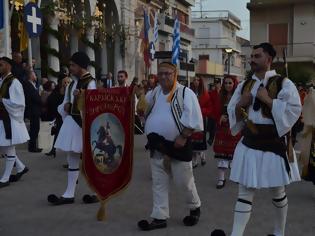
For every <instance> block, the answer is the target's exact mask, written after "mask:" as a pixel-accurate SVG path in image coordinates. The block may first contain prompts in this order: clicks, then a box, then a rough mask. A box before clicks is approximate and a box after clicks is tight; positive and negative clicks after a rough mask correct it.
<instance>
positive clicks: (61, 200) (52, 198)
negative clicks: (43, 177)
mask: <svg viewBox="0 0 315 236" xmlns="http://www.w3.org/2000/svg"><path fill="white" fill-rule="evenodd" d="M47 200H48V202H49V203H51V204H53V205H56V206H57V205H64V204H72V203H74V197H70V198H67V197H57V196H56V195H55V194H50V195H48V197H47Z"/></svg>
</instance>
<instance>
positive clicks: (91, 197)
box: [82, 194, 99, 204]
mask: <svg viewBox="0 0 315 236" xmlns="http://www.w3.org/2000/svg"><path fill="white" fill-rule="evenodd" d="M82 201H83V202H84V203H85V204H91V203H96V202H99V200H98V198H97V197H96V196H95V195H89V194H85V195H84V196H83V198H82Z"/></svg>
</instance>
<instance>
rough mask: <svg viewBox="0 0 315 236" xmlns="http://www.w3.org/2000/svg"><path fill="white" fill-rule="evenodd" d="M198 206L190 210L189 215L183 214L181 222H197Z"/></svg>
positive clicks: (188, 223)
mask: <svg viewBox="0 0 315 236" xmlns="http://www.w3.org/2000/svg"><path fill="white" fill-rule="evenodd" d="M200 213H201V212H200V207H198V208H196V209H195V210H190V214H189V216H185V218H184V219H183V223H184V225H186V226H194V225H196V224H197V223H198V222H199V218H200Z"/></svg>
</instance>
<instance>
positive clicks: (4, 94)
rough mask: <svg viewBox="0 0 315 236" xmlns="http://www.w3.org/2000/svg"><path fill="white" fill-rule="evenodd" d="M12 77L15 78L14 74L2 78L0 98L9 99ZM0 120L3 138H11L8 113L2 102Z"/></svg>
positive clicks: (0, 104)
mask: <svg viewBox="0 0 315 236" xmlns="http://www.w3.org/2000/svg"><path fill="white" fill-rule="evenodd" d="M14 79H15V78H14V76H13V75H12V74H9V75H8V76H7V77H6V78H5V79H4V80H3V82H2V85H1V88H0V98H6V99H10V93H9V89H10V86H11V84H12V81H13V80H14ZM0 120H2V121H3V125H4V131H5V138H6V139H12V130H11V119H10V115H9V113H8V111H7V110H6V108H5V106H4V104H3V103H2V102H1V103H0Z"/></svg>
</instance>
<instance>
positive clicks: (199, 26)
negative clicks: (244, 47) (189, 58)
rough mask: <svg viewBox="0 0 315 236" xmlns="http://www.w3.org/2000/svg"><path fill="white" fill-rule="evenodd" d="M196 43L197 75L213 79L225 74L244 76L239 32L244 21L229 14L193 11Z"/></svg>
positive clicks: (224, 12) (194, 49) (194, 50)
mask: <svg viewBox="0 0 315 236" xmlns="http://www.w3.org/2000/svg"><path fill="white" fill-rule="evenodd" d="M192 26H193V28H194V29H195V30H196V40H195V41H194V43H193V44H192V48H193V56H194V58H196V59H197V60H198V65H197V71H196V73H198V74H200V75H203V76H204V77H206V78H209V79H210V82H211V81H212V79H213V78H215V77H220V78H222V77H223V76H224V75H228V74H230V75H233V76H236V77H239V78H240V79H242V78H243V77H244V63H243V58H242V56H241V42H240V41H239V40H238V38H237V36H236V33H237V31H239V30H240V28H241V21H240V19H239V18H237V17H236V16H234V15H233V14H232V13H231V12H229V11H203V12H193V19H192Z"/></svg>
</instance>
